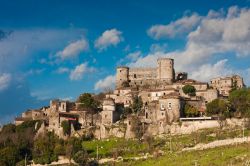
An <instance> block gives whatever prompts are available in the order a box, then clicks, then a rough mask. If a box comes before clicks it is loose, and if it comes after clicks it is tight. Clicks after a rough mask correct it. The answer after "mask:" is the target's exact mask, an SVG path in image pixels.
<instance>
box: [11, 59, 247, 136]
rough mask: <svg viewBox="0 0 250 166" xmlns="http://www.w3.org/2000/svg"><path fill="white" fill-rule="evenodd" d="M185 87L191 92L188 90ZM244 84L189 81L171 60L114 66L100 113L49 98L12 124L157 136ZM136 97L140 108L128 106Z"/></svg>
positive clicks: (235, 79)
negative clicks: (187, 109) (32, 122)
mask: <svg viewBox="0 0 250 166" xmlns="http://www.w3.org/2000/svg"><path fill="white" fill-rule="evenodd" d="M177 63H178V62H177ZM197 79H198V78H197ZM184 87H185V88H186V89H188V88H189V89H191V91H189V92H186V91H185V90H184V89H185V88H184ZM243 87H245V85H244V82H243V78H242V77H241V76H239V75H232V76H228V77H218V78H214V79H212V80H211V81H210V82H200V81H198V80H193V79H189V78H188V73H186V72H175V70H174V59H170V58H159V59H158V60H157V67H156V68H129V67H126V66H121V67H117V69H116V87H115V90H113V91H109V92H107V93H105V94H103V95H102V97H101V98H99V99H98V101H99V103H100V105H99V106H98V111H95V112H93V111H91V110H89V109H87V108H84V107H82V106H81V105H82V103H81V102H79V101H76V102H71V101H62V100H51V101H50V105H49V106H47V107H43V108H41V109H37V110H28V111H26V112H23V113H22V115H21V116H20V117H17V118H16V119H15V124H16V125H19V124H21V123H23V122H24V121H28V120H42V121H43V124H42V127H41V128H40V129H39V131H38V133H39V132H43V131H44V130H48V131H54V132H55V133H56V134H57V135H58V136H60V137H62V138H63V137H65V133H64V132H63V127H62V123H63V122H65V121H67V122H69V124H70V125H71V132H70V134H71V135H82V134H86V133H90V132H91V133H92V134H93V137H94V138H97V139H102V138H108V137H110V136H115V137H125V138H133V137H135V136H136V132H135V130H136V129H138V128H141V129H142V130H143V133H144V134H145V133H150V134H153V135H157V134H161V133H169V132H171V130H172V129H171V126H172V125H174V124H175V125H176V124H177V123H179V122H180V121H184V120H185V121H195V120H197V119H198V120H207V119H209V118H211V117H207V116H206V114H205V111H206V104H207V103H209V102H211V101H213V100H215V99H217V98H221V99H226V98H227V97H228V96H229V93H230V91H232V90H233V89H240V88H243ZM192 88H193V91H192ZM80 97H81V96H80ZM92 97H93V98H95V97H96V95H92ZM135 100H137V102H138V103H139V104H140V105H141V107H140V110H139V111H133V110H132V109H130V108H131V105H133V102H135ZM187 105H188V106H190V107H192V108H195V109H196V110H198V115H196V117H188V116H187V115H186V114H185V113H184V108H185V106H187ZM76 126H77V127H76Z"/></svg>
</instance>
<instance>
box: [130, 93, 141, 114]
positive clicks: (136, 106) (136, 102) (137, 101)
mask: <svg viewBox="0 0 250 166" xmlns="http://www.w3.org/2000/svg"><path fill="white" fill-rule="evenodd" d="M142 106H143V102H142V98H141V97H140V96H137V95H136V96H135V97H134V98H133V104H132V110H133V112H134V113H139V112H140V111H141V109H142Z"/></svg>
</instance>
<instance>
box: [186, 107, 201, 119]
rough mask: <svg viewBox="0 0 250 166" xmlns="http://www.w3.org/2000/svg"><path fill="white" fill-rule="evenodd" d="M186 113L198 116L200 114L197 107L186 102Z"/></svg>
mask: <svg viewBox="0 0 250 166" xmlns="http://www.w3.org/2000/svg"><path fill="white" fill-rule="evenodd" d="M184 114H185V116H186V117H197V116H199V110H198V109H197V108H195V107H194V106H191V105H189V104H185V107H184Z"/></svg>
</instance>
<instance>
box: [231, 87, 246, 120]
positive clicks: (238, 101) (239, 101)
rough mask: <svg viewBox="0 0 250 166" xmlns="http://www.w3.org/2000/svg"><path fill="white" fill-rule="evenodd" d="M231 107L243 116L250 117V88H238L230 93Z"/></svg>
mask: <svg viewBox="0 0 250 166" xmlns="http://www.w3.org/2000/svg"><path fill="white" fill-rule="evenodd" d="M229 101H230V105H231V109H232V110H233V111H234V112H236V113H239V114H240V115H241V116H243V117H250V89H249V88H248V89H247V88H244V89H238V90H234V91H232V92H231V93H230V94H229Z"/></svg>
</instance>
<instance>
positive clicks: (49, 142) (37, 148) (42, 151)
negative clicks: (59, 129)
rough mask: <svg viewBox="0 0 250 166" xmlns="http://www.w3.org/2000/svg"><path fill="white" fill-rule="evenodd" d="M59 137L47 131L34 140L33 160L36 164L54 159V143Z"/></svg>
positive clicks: (55, 156)
mask: <svg viewBox="0 0 250 166" xmlns="http://www.w3.org/2000/svg"><path fill="white" fill-rule="evenodd" d="M58 141H59V139H58V137H57V136H56V135H55V133H54V132H47V133H46V134H45V135H44V136H42V137H38V138H37V139H36V140H35V142H34V148H33V153H32V154H33V160H34V162H35V163H38V164H50V163H51V162H53V161H56V160H57V158H58V156H57V155H56V154H55V152H54V150H55V145H56V142H58Z"/></svg>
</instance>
